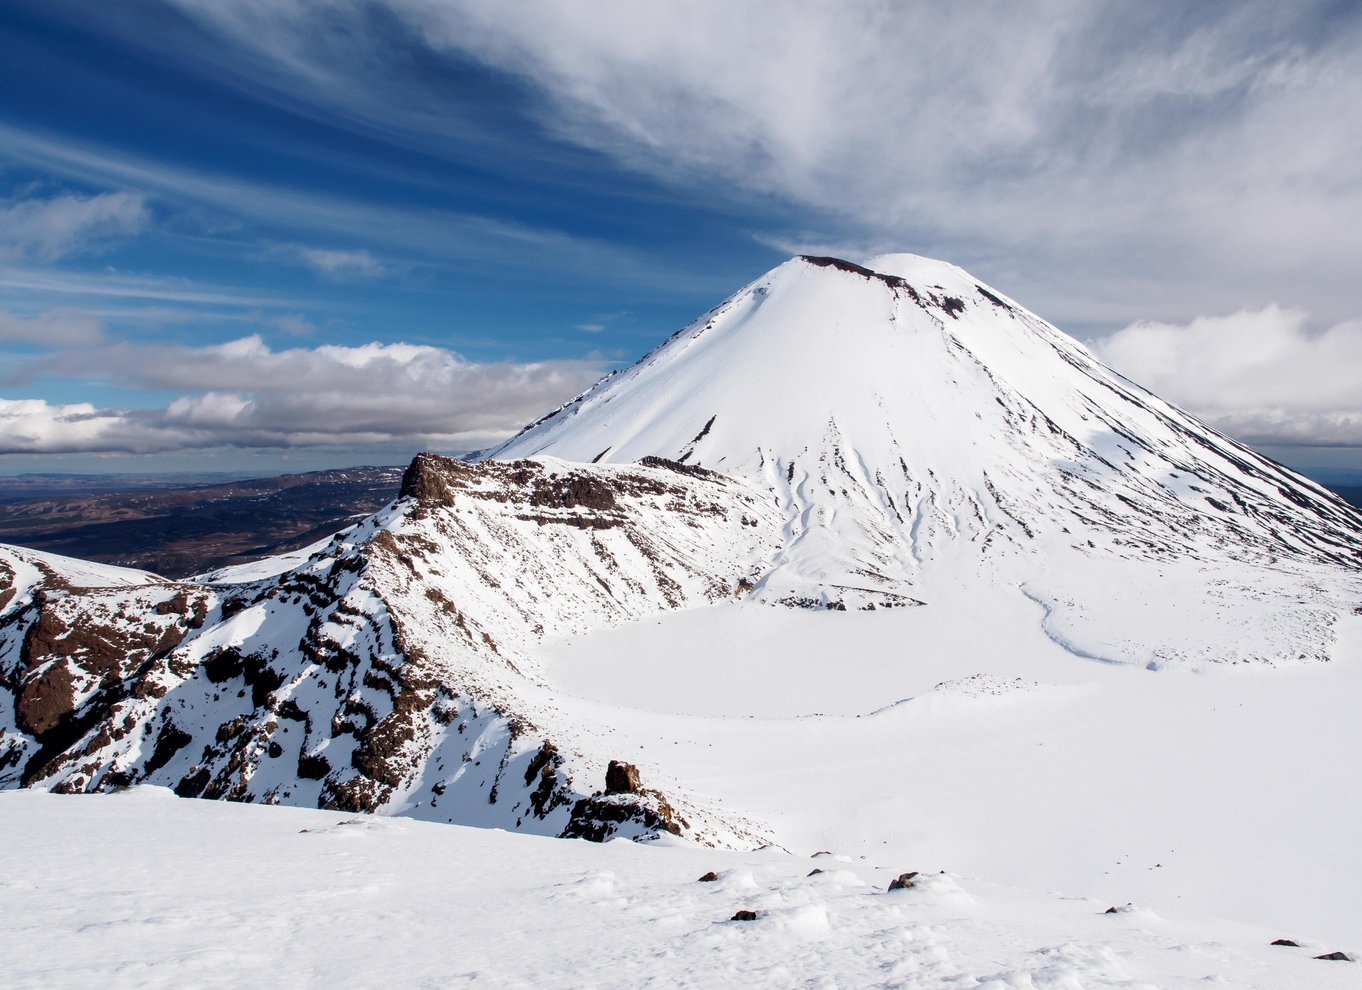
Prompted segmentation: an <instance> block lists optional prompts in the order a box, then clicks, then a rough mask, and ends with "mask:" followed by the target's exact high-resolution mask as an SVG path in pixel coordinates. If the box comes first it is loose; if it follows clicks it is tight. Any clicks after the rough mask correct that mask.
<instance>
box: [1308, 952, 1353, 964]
mask: <svg viewBox="0 0 1362 990" xmlns="http://www.w3.org/2000/svg"><path fill="white" fill-rule="evenodd" d="M1315 958H1316V959H1327V960H1328V961H1330V962H1352V961H1353V957H1352V956H1350V955H1348V954H1347V953H1346V952H1326V953H1324V955H1322V956H1315Z"/></svg>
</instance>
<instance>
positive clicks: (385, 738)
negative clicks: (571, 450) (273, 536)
mask: <svg viewBox="0 0 1362 990" xmlns="http://www.w3.org/2000/svg"><path fill="white" fill-rule="evenodd" d="M402 494H403V498H402V499H401V500H400V501H399V502H398V503H397V504H396V505H395V506H393V507H390V508H389V509H387V510H384V512H382V513H379V514H378V515H376V516H375V517H372V518H371V519H369V520H367V521H365V522H363V523H361V524H360V525H359V526H357V527H356V528H354V529H353V530H349V531H346V533H344V534H341V535H338V536H337V537H336V538H334V539H333V540H332V541H331V542H330V543H329V544H328V545H326V546H325V547H324V548H322V549H321V550H319V551H318V552H317V553H316V554H314V555H313V557H312V558H311V559H309V560H307V561H305V562H304V563H302V564H301V565H299V566H296V567H293V568H292V569H290V570H287V571H285V572H283V573H281V574H279V575H278V576H275V577H265V578H260V579H253V580H244V581H235V582H231V583H224V584H218V585H192V584H183V583H169V582H162V581H158V580H157V579H155V578H154V576H149V575H138V576H135V577H134V576H130V574H131V572H122V571H119V570H118V569H116V568H108V569H106V570H105V571H103V572H101V574H100V575H97V577H100V578H101V579H102V577H104V576H106V577H107V580H108V585H107V586H103V585H101V586H98V587H86V586H77V585H78V584H79V583H80V581H84V582H85V583H86V584H89V583H91V582H90V581H89V580H87V579H86V578H81V579H80V581H76V579H75V578H73V579H72V580H68V579H67V577H65V576H64V575H63V574H62V573H59V571H58V570H55V569H53V568H52V567H48V568H47V570H45V571H43V570H42V569H41V568H38V567H37V565H36V564H35V563H34V561H36V560H38V557H33V556H32V555H30V554H28V552H26V551H21V550H19V549H17V548H14V549H12V550H11V549H9V548H0V603H3V606H0V786H16V785H19V784H42V785H44V786H49V787H52V788H54V789H59V790H65V791H85V790H101V789H108V788H111V787H116V786H124V785H127V784H133V783H140V782H149V783H156V784H161V785H164V786H169V787H173V788H174V790H175V791H176V793H177V794H180V795H182V796H187V797H202V798H214V799H225V800H235V801H251V802H267V803H288V804H303V805H313V806H321V807H326V808H334V809H338V810H345V811H351V812H374V811H378V810H383V811H385V812H397V813H405V814H412V815H416V816H418V817H422V818H428V819H433V820H437V821H452V822H461V821H474V822H477V823H480V824H486V823H487V822H489V821H493V822H496V823H498V824H501V825H503V826H504V827H507V828H519V829H522V830H526V831H532V832H538V833H541V834H551V835H558V834H564V835H573V836H579V837H584V838H591V839H597V840H601V839H605V838H609V837H611V836H614V835H627V836H630V837H635V838H638V837H646V836H647V835H649V834H655V833H657V832H661V831H666V832H669V833H672V834H678V835H680V834H689V835H694V836H696V837H698V838H701V839H702V840H704V841H731V839H730V840H726V839H724V835H726V834H728V833H725V832H724V828H725V826H723V825H722V824H721V823H717V822H715V821H712V820H706V821H705V822H704V824H703V825H697V826H696V827H694V828H693V827H692V826H691V824H690V821H691V820H692V818H691V817H690V814H689V812H687V813H686V816H684V817H683V814H682V812H681V811H679V810H678V807H683V806H684V805H678V802H677V799H676V797H675V796H671V797H664V796H663V795H662V794H660V793H659V792H657V791H654V790H646V789H644V788H643V787H642V786H641V783H640V776H639V772H638V770H637V768H634V767H631V766H627V765H619V766H616V767H613V768H612V769H611V770H609V771H608V773H607V777H608V779H609V783H610V784H611V786H612V788H616V789H617V790H618V792H615V791H614V790H612V793H610V794H607V795H603V796H599V797H591V796H589V795H590V793H591V790H590V788H586V789H582V788H579V787H578V786H577V784H576V783H575V782H574V780H575V778H577V777H580V778H581V779H582V780H583V781H592V780H597V781H598V780H600V779H601V772H602V767H603V766H604V765H605V764H606V763H607V762H608V760H607V759H605V758H604V756H603V754H601V755H597V754H592V753H590V752H589V751H588V752H584V751H583V749H582V746H583V744H582V742H581V740H580V739H575V740H574V739H569V740H568V741H569V743H570V745H569V746H563V745H562V744H561V742H562V740H560V739H559V733H560V732H569V734H570V731H571V730H572V729H573V728H574V727H573V726H570V725H568V726H564V725H561V724H559V723H555V722H554V721H553V718H554V713H553V711H552V710H545V709H544V708H543V707H542V705H540V704H538V703H537V702H534V701H530V700H526V699H528V698H538V697H540V696H541V694H539V693H536V692H535V691H532V690H530V689H531V688H536V687H537V685H538V684H539V683H540V682H539V680H538V677H539V674H538V672H537V664H538V660H537V653H536V650H535V647H536V644H537V643H538V640H539V638H540V637H541V636H543V635H545V634H547V633H549V632H569V633H570V632H575V631H582V630H585V629H588V628H592V627H594V626H596V625H598V624H601V623H602V622H609V621H625V620H629V619H633V618H638V617H640V616H644V615H648V614H651V613H654V612H657V611H660V610H664V609H668V608H673V607H677V606H681V605H687V604H694V603H701V602H709V601H717V600H720V599H722V598H725V597H727V596H729V595H731V594H732V591H731V582H732V581H733V580H734V578H735V577H736V576H737V575H738V574H742V573H750V572H751V571H752V566H753V560H754V559H756V558H757V557H759V556H760V554H761V553H763V552H765V550H766V548H767V547H768V546H769V544H770V541H771V537H772V533H773V531H774V527H775V518H774V516H773V515H772V513H771V512H770V511H769V510H767V509H766V507H765V504H764V503H765V500H764V499H763V498H761V496H760V495H759V494H758V493H757V492H755V491H754V490H752V489H749V488H747V487H746V486H743V485H741V484H739V483H734V482H731V481H729V480H728V479H726V478H723V477H722V476H718V475H712V474H710V473H709V472H696V471H692V470H690V469H686V468H684V466H683V465H670V464H666V465H656V466H644V465H633V466H625V467H618V466H602V467H600V468H584V467H582V466H580V465H567V464H562V463H561V462H552V461H549V462H540V461H531V460H522V461H516V462H512V463H509V464H480V465H470V464H466V463H464V462H462V461H456V460H452V459H450V458H443V457H437V456H435V455H421V456H419V457H417V458H416V459H415V460H414V461H413V462H412V465H411V466H410V467H409V468H408V470H407V472H406V475H405V478H404V481H403V487H402ZM57 559H58V558H51V560H57ZM44 566H46V565H44ZM40 571H41V575H40V576H39V577H36V578H35V577H33V575H34V574H38V573H39V572H40ZM21 575H29V577H26V578H25V577H21ZM227 576H228V577H229V578H230V575H227ZM138 582H140V584H139V583H138ZM550 739H553V740H555V741H550ZM621 788H622V789H621ZM489 816H490V817H489Z"/></svg>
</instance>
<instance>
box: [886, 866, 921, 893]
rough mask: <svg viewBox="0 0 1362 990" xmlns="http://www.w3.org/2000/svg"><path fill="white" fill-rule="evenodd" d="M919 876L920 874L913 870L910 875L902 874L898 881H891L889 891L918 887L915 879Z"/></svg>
mask: <svg viewBox="0 0 1362 990" xmlns="http://www.w3.org/2000/svg"><path fill="white" fill-rule="evenodd" d="M917 874H918V871H917V870H913V871H911V872H909V873H900V874H899V875H898V877H897V878H896V879H894V880H892V881H890V883H889V889H890V890H910V889H912V888H913V887H916V886H917V884H916V883H914V882H913V877H915V876H917Z"/></svg>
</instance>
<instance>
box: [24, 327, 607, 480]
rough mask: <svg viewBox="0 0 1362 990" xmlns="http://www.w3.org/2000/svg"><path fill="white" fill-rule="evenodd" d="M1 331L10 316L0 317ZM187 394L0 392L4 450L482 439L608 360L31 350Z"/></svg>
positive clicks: (263, 349) (231, 344)
mask: <svg viewBox="0 0 1362 990" xmlns="http://www.w3.org/2000/svg"><path fill="white" fill-rule="evenodd" d="M0 329H3V323H0ZM53 361H58V362H60V364H61V365H62V366H63V370H64V371H65V372H66V373H68V374H70V373H75V374H86V375H91V376H94V375H103V376H109V377H114V378H117V379H119V380H120V381H123V382H125V383H128V384H131V385H132V386H133V387H136V388H141V389H145V390H147V391H152V392H165V391H173V392H177V393H179V394H177V395H176V397H175V398H173V399H171V400H170V401H168V402H166V403H165V404H163V405H161V406H159V407H153V408H121V407H103V408H100V407H96V406H95V405H94V404H93V403H89V402H71V403H53V402H48V401H46V400H44V399H17V400H13V399H0V454H44V453H51V454H55V453H66V454H69V453H126V454H148V453H156V452H166V451H182V450H192V449H200V448H212V447H241V448H272V447H273V448H286V447H365V446H372V445H376V444H392V443H408V444H411V443H415V444H423V445H434V446H439V447H441V448H442V449H453V450H475V449H478V448H479V447H482V446H485V445H488V444H490V443H493V442H495V441H497V440H500V439H502V438H504V437H506V436H509V435H510V434H512V433H514V432H515V431H516V430H518V429H519V428H520V427H521V426H523V425H525V423H527V422H529V421H531V420H533V419H535V418H537V417H538V416H539V415H541V414H542V413H543V412H544V411H545V410H546V409H550V408H553V407H555V406H557V405H560V404H561V403H562V402H564V401H566V400H567V399H569V398H571V397H572V396H573V395H575V394H577V393H578V392H580V391H582V390H583V389H584V388H586V387H587V386H589V385H590V384H591V383H592V382H594V381H596V380H597V379H598V378H599V377H600V376H601V374H602V373H603V372H604V370H605V365H604V362H602V361H600V360H591V359H581V360H565V361H544V362H534V363H528V364H516V363H511V362H498V363H486V364H480V363H477V362H471V361H467V360H465V359H463V358H462V357H460V356H459V355H458V354H456V353H454V352H453V351H449V350H446V349H443V348H438V347H430V346H425V345H413V344H402V343H396V344H380V343H376V342H375V343H370V344H364V345H360V346H357V347H340V346H335V345H320V346H317V347H310V348H303V347H294V348H289V349H284V350H274V349H272V348H271V347H269V346H268V345H267V344H266V343H265V342H264V340H263V339H262V338H261V337H260V336H258V335H252V336H248V337H242V338H239V339H236V340H232V341H228V342H226V343H223V344H212V345H206V346H170V345H139V344H128V343H114V344H105V345H102V346H96V347H91V348H87V349H83V350H81V351H79V352H78V353H76V354H65V355H63V356H61V357H60V358H52V357H45V358H42V357H40V358H36V359H34V360H33V361H32V362H31V363H30V364H28V365H27V366H25V367H24V368H23V369H22V374H25V375H35V374H42V373H43V372H44V366H45V364H48V363H51V362H53Z"/></svg>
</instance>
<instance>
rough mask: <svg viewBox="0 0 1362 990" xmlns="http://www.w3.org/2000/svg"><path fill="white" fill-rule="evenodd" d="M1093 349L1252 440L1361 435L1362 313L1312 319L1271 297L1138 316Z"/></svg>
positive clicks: (1344, 440)
mask: <svg viewBox="0 0 1362 990" xmlns="http://www.w3.org/2000/svg"><path fill="white" fill-rule="evenodd" d="M1095 349H1096V350H1097V351H1098V352H1099V354H1100V355H1101V356H1102V357H1103V358H1104V359H1105V360H1106V361H1108V362H1109V363H1110V364H1112V365H1113V366H1114V367H1115V368H1117V369H1118V370H1119V371H1121V372H1122V373H1123V374H1125V375H1126V376H1128V377H1130V378H1132V379H1134V380H1135V381H1137V382H1139V383H1140V384H1142V385H1144V386H1145V387H1147V388H1149V389H1151V390H1153V391H1154V392H1156V393H1158V394H1159V395H1162V396H1163V397H1164V398H1167V399H1169V400H1171V401H1174V402H1177V403H1178V404H1179V405H1182V406H1184V407H1185V408H1187V409H1190V410H1191V411H1192V412H1194V413H1196V414H1197V415H1198V416H1200V417H1201V418H1203V419H1205V420H1206V421H1207V422H1209V423H1210V424H1211V425H1212V426H1215V427H1216V428H1217V429H1219V430H1220V431H1221V432H1223V433H1228V434H1230V435H1231V436H1235V437H1239V438H1241V439H1244V440H1247V441H1248V442H1250V443H1263V444H1281V445H1291V444H1312V445H1334V444H1337V445H1346V446H1354V445H1362V321H1350V322H1346V323H1340V324H1336V325H1334V326H1331V327H1329V328H1327V329H1325V330H1323V331H1322V332H1313V333H1312V332H1311V331H1310V330H1309V329H1308V323H1307V317H1306V314H1305V313H1302V312H1299V311H1297V310H1289V309H1281V308H1279V307H1277V306H1269V307H1267V308H1265V309H1261V310H1255V311H1243V312H1239V313H1235V314H1233V315H1231V316H1216V317H1200V318H1198V319H1195V320H1192V321H1191V322H1190V323H1187V324H1185V325H1173V324H1168V323H1154V322H1142V323H1134V324H1132V325H1130V326H1128V327H1126V328H1125V329H1124V330H1120V331H1118V332H1117V333H1115V334H1112V335H1111V336H1110V337H1107V338H1106V339H1104V340H1101V341H1098V342H1097V343H1096V345H1095Z"/></svg>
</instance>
